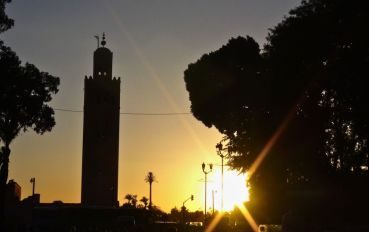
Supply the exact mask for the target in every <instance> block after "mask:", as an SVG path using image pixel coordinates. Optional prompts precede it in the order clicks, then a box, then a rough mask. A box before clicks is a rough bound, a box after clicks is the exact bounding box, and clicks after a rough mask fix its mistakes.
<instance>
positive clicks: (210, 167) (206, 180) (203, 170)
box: [201, 163, 213, 224]
mask: <svg viewBox="0 0 369 232" xmlns="http://www.w3.org/2000/svg"><path fill="white" fill-rule="evenodd" d="M201 167H202V172H203V173H204V174H205V214H204V224H205V222H206V193H207V189H206V188H207V186H206V184H207V182H208V179H207V175H208V174H209V173H210V172H211V171H212V170H213V164H209V170H207V171H206V170H205V169H206V165H205V163H202V165H201Z"/></svg>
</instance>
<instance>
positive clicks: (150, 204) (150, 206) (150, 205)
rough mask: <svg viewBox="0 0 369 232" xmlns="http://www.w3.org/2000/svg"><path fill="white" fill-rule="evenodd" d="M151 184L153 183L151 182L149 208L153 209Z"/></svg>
mask: <svg viewBox="0 0 369 232" xmlns="http://www.w3.org/2000/svg"><path fill="white" fill-rule="evenodd" d="M151 185H152V183H151V182H150V203H149V210H151V208H152V200H151Z"/></svg>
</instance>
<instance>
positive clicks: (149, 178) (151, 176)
mask: <svg viewBox="0 0 369 232" xmlns="http://www.w3.org/2000/svg"><path fill="white" fill-rule="evenodd" d="M145 181H146V182H147V183H149V185H150V203H149V209H150V210H151V207H152V197H151V186H152V183H153V182H154V181H156V177H155V175H154V173H152V172H148V173H147V175H146V177H145Z"/></svg>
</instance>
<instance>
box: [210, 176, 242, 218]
mask: <svg viewBox="0 0 369 232" xmlns="http://www.w3.org/2000/svg"><path fill="white" fill-rule="evenodd" d="M211 179H212V180H211V184H212V187H213V189H210V191H209V192H208V199H212V198H213V195H214V208H215V209H216V210H221V205H222V190H221V189H222V188H221V180H222V174H221V170H215V171H214V172H213V175H212V176H211ZM223 183H224V184H223V189H224V202H223V210H224V211H230V210H233V209H234V207H235V206H237V205H240V204H242V203H244V202H246V201H249V191H248V190H249V189H248V186H247V174H240V173H239V172H237V171H230V170H224V182H223Z"/></svg>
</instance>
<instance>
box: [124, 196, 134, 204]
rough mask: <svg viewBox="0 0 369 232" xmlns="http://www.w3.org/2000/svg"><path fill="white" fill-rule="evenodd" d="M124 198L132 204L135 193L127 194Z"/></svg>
mask: <svg viewBox="0 0 369 232" xmlns="http://www.w3.org/2000/svg"><path fill="white" fill-rule="evenodd" d="M124 199H126V200H127V201H128V204H131V201H132V199H133V195H132V194H127V195H126V196H125V197H124Z"/></svg>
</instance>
